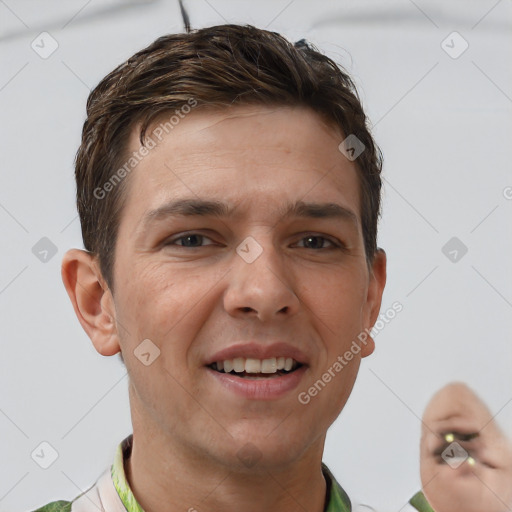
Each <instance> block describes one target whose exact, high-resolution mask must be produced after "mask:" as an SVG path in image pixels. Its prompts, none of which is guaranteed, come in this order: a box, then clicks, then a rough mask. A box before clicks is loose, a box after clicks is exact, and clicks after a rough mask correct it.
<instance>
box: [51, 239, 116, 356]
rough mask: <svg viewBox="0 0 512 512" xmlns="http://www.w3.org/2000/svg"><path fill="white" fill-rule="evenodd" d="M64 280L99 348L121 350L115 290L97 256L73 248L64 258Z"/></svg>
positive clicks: (108, 351) (80, 318)
mask: <svg viewBox="0 0 512 512" xmlns="http://www.w3.org/2000/svg"><path fill="white" fill-rule="evenodd" d="M61 275H62V282H63V283H64V286H65V288H66V291H67V293H68V296H69V298H70V300H71V304H72V305H73V309H74V310H75V314H76V316H77V318H78V321H79V322H80V325H81V326H82V328H83V329H84V331H85V332H86V333H87V335H88V336H89V338H91V341H92V343H93V345H94V347H95V349H96V350H97V351H98V352H99V353H100V354H101V355H104V356H111V355H114V354H117V353H118V352H119V351H120V345H119V337H118V332H117V326H116V322H115V308H114V301H113V297H112V293H111V291H110V289H109V288H108V286H107V285H106V283H105V281H104V279H103V277H102V275H101V271H100V269H99V265H98V263H97V259H96V257H95V256H94V255H92V254H90V253H89V252H87V251H83V250H80V249H71V250H69V251H67V252H66V254H65V255H64V257H63V259H62V267H61Z"/></svg>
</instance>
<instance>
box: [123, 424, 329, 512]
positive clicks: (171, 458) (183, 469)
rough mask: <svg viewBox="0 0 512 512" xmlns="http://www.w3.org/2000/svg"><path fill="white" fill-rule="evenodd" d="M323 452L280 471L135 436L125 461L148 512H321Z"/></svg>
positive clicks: (138, 497)
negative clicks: (219, 460) (227, 462)
mask: <svg viewBox="0 0 512 512" xmlns="http://www.w3.org/2000/svg"><path fill="white" fill-rule="evenodd" d="M323 441H324V440H323V439H322V440H321V443H320V450H319V451H318V449H316V450H315V454H314V455H313V456H312V455H307V456H305V457H303V458H302V459H300V460H298V461H296V462H294V463H293V464H291V465H290V466H289V467H286V466H285V467H280V468H279V469H274V468H272V469H259V470H258V471H250V470H246V471H244V472H240V470H239V468H230V467H229V466H228V465H220V464H218V463H216V462H215V461H212V460H211V459H208V457H205V456H204V454H203V455H202V456H201V455H199V454H198V453H193V452H191V451H187V450H186V449H184V448H183V446H180V445H179V443H173V440H172V439H168V438H166V439H163V438H162V437H160V436H159V435H148V434H147V431H146V432H144V431H143V432H141V433H140V434H139V432H137V431H136V428H135V425H134V434H133V448H132V454H131V457H130V458H129V459H128V460H127V461H126V462H125V471H126V478H127V480H128V484H129V485H130V487H131V489H132V492H133V494H134V496H135V498H136V500H137V501H138V502H139V504H140V505H141V507H142V508H143V509H144V511H145V512H168V511H169V510H171V511H188V512H203V511H208V512H231V511H233V512H235V511H237V512H238V511H240V510H244V511H247V512H267V511H269V510H271V511H274V510H279V511H280V512H292V511H293V512H296V511H297V510H301V509H302V510H308V511H311V512H322V511H323V510H324V508H325V501H326V482H325V479H324V477H323V474H322V469H321V457H322V451H323Z"/></svg>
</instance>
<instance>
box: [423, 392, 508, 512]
mask: <svg viewBox="0 0 512 512" xmlns="http://www.w3.org/2000/svg"><path fill="white" fill-rule="evenodd" d="M449 432H455V433H462V434H472V433H478V436H476V437H474V438H473V439H471V440H467V439H466V438H464V437H459V438H457V436H456V437H455V439H454V441H453V442H457V443H458V444H459V445H460V446H461V447H462V448H464V450H465V451H466V452H467V453H468V455H469V456H470V457H471V458H472V459H474V461H475V463H474V464H472V463H471V461H468V460H466V462H464V463H462V464H461V465H460V466H459V467H458V468H456V469H454V468H452V467H451V466H450V465H449V464H447V463H446V462H444V460H443V459H442V457H441V456H440V455H439V454H440V453H441V452H442V451H443V450H444V449H445V448H446V447H448V446H449V445H450V442H447V441H445V440H444V439H443V437H442V436H443V435H444V434H446V433H449ZM436 452H437V454H436ZM420 472H421V481H422V485H423V492H424V494H425V496H426V498H427V500H428V501H429V503H430V504H431V506H432V507H433V508H434V510H435V511H436V512H459V511H460V512H463V511H464V512H473V511H474V512H477V511H478V512H482V511H486V512H504V511H506V510H510V509H511V508H512V446H511V444H510V442H509V440H508V439H507V438H506V437H505V436H504V434H503V433H502V432H501V431H500V429H499V428H498V425H497V424H496V421H495V420H494V419H493V417H492V414H491V413H490V411H489V409H488V408H487V406H486V405H485V404H484V403H483V402H482V401H481V400H480V398H478V396H477V395H476V394H475V393H474V392H473V391H472V390H471V389H469V388H468V387H467V386H466V385H465V384H463V383H452V384H448V385H447V386H445V387H444V388H442V389H441V390H440V391H438V392H437V393H436V394H435V395H434V397H433V398H432V400H431V401H430V403H429V404H428V406H427V408H426V409H425V413H424V415H423V430H422V438H421V449H420Z"/></svg>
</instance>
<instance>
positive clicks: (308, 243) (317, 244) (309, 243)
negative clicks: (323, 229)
mask: <svg viewBox="0 0 512 512" xmlns="http://www.w3.org/2000/svg"><path fill="white" fill-rule="evenodd" d="M301 242H305V244H304V248H305V249H336V248H341V245H340V244H338V243H335V242H334V241H332V240H330V239H329V238H326V237H325V236H320V235H308V236H305V237H304V238H302V239H301ZM325 242H327V243H328V244H330V247H324V246H325Z"/></svg>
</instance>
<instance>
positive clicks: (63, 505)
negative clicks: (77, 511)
mask: <svg viewBox="0 0 512 512" xmlns="http://www.w3.org/2000/svg"><path fill="white" fill-rule="evenodd" d="M71 505H72V502H71V501H62V500H61V501H52V502H51V503H48V504H47V505H44V506H43V507H40V508H38V509H37V510H34V511H33V512H70V511H71Z"/></svg>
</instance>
